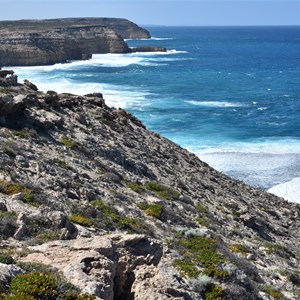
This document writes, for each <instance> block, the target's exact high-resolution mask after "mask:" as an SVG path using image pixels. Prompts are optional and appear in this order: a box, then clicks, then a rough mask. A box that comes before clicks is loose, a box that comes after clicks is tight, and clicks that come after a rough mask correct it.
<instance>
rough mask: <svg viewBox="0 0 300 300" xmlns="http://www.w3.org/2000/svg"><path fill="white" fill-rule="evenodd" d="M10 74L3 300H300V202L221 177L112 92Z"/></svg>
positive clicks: (4, 108) (1, 100) (4, 102)
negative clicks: (58, 87)
mask: <svg viewBox="0 0 300 300" xmlns="http://www.w3.org/2000/svg"><path fill="white" fill-rule="evenodd" d="M11 82H15V81H14V80H12V81H9V80H8V83H7V84H6V83H5V79H3V80H2V85H3V87H2V88H1V87H0V141H1V142H0V235H1V243H0V246H1V255H0V261H1V262H2V263H0V279H1V284H0V290H1V291H2V292H4V293H6V294H11V295H12V297H15V298H7V297H8V296H4V295H3V294H2V296H0V298H1V297H2V298H3V299H18V295H20V293H21V292H24V290H25V291H26V292H27V293H28V294H31V295H32V297H33V298H32V299H46V298H42V296H41V295H42V294H43V295H44V294H46V293H47V295H51V297H52V298H51V299H78V300H80V299H105V300H113V299H148V300H150V299H160V300H161V299H162V300H163V299H228V300H229V299H230V300H234V299H239V300H240V299H269V300H271V299H299V296H300V277H299V274H300V273H299V272H300V267H299V261H300V252H299V243H300V231H299V225H300V219H299V216H300V206H299V205H297V204H293V203H288V202H287V201H284V200H283V199H281V198H278V197H276V196H274V195H271V194H268V193H265V192H263V191H261V190H259V189H256V188H253V187H250V186H247V185H245V184H244V183H242V182H239V181H236V180H233V179H231V178H229V177H227V176H225V175H223V174H222V173H219V172H217V171H216V170H214V169H212V168H211V167H209V166H208V165H207V164H205V163H204V162H202V161H200V160H199V159H198V158H197V157H196V156H195V155H193V154H191V153H189V152H188V151H187V150H185V149H182V148H180V147H179V146H177V145H176V144H174V143H172V142H171V141H169V140H167V139H165V138H163V137H161V136H160V135H159V134H157V133H154V132H151V131H148V130H147V129H146V128H145V126H144V125H143V124H142V123H141V122H140V121H139V120H138V119H136V118H135V117H134V116H133V115H131V114H130V113H128V112H126V111H125V110H122V109H114V108H110V107H108V106H106V104H105V101H104V99H103V97H102V94H100V93H98V94H88V95H85V96H76V95H71V94H57V93H55V92H54V91H48V92H47V93H45V94H44V93H41V92H38V91H36V87H35V86H34V85H32V84H30V82H28V81H27V82H26V84H24V85H18V84H17V83H15V85H10V83H11ZM4 85H6V86H4ZM34 263H42V264H43V265H41V264H34ZM45 264H46V265H47V266H45ZM24 272H25V274H24V275H23V273H24ZM58 274H60V275H58ZM24 276H27V277H26V280H25V283H24V280H23V278H24ZM32 278H33V279H34V280H33V279H32ZM62 278H63V279H62ZM22 280H23V281H22ZM31 280H33V282H34V284H35V285H34V287H35V288H28V285H29V286H30V282H31ZM44 281H46V282H48V284H47V288H46V287H45V286H44V285H43V282H44ZM65 281H67V282H69V283H68V285H66V284H65V283H64V282H65ZM37 282H38V283H37ZM71 284H72V285H71ZM16 286H17V287H18V288H17V287H16ZM51 286H52V287H53V289H51ZM67 287H68V288H67ZM71 287H72V291H70V289H71ZM66 290H68V295H69V296H68V297H69V298H68V297H67V296H66ZM20 291H21V292H20ZM74 291H76V295H75V294H74V293H75V292H74ZM80 293H81V294H80ZM37 295H38V296H37ZM70 295H73V296H72V297H73V298H72V297H71V296H70ZM88 295H93V296H88ZM5 297H6V298H5ZM48 297H50V296H48ZM59 297H61V298H59ZM62 297H64V298H62ZM84 297H85V298H84ZM2 298H1V299H2ZM30 299H31V298H30ZM47 299H48V298H47Z"/></svg>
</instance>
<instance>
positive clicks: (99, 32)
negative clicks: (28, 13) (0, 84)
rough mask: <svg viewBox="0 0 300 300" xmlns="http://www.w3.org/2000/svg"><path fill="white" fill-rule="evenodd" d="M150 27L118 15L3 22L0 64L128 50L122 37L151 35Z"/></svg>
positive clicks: (58, 60)
mask: <svg viewBox="0 0 300 300" xmlns="http://www.w3.org/2000/svg"><path fill="white" fill-rule="evenodd" d="M149 37H150V34H149V32H148V31H147V30H145V29H143V28H140V27H138V26H137V25H136V24H134V23H132V22H130V21H128V20H125V19H115V18H80V19H76V18H73V19H71V18H70V19H53V20H22V21H2V22H0V66H12V65H14V66H35V65H51V64H55V63H61V62H66V61H68V60H77V59H88V58H90V57H91V56H92V54H96V53H128V52H130V51H131V50H130V49H129V48H128V46H127V44H126V43H125V42H124V40H123V38H149Z"/></svg>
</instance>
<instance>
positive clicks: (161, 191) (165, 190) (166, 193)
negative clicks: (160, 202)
mask: <svg viewBox="0 0 300 300" xmlns="http://www.w3.org/2000/svg"><path fill="white" fill-rule="evenodd" d="M143 186H144V188H146V189H147V190H149V191H152V192H154V193H155V194H157V195H159V196H160V197H162V198H164V199H165V200H178V199H179V196H180V193H178V192H177V191H175V190H173V189H171V188H169V187H166V186H163V185H161V184H158V183H156V182H154V181H150V182H148V183H146V184H144V185H143Z"/></svg>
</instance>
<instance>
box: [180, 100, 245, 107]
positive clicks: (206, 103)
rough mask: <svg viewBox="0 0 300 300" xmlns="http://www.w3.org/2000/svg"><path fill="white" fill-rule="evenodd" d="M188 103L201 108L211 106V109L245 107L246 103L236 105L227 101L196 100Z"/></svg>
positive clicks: (187, 101)
mask: <svg viewBox="0 0 300 300" xmlns="http://www.w3.org/2000/svg"><path fill="white" fill-rule="evenodd" d="M185 102H186V103H189V104H192V105H199V106H210V107H242V106H245V104H244V103H235V102H227V101H196V100H186V101H185Z"/></svg>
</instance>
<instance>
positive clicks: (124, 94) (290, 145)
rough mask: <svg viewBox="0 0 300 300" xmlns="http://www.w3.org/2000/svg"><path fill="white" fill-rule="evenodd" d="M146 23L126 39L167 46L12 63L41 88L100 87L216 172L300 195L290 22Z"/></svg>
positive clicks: (295, 31) (299, 38)
mask: <svg viewBox="0 0 300 300" xmlns="http://www.w3.org/2000/svg"><path fill="white" fill-rule="evenodd" d="M147 29H148V30H149V31H150V32H151V34H152V36H153V38H152V39H150V40H128V41H127V42H128V44H129V46H131V47H135V46H137V45H159V46H164V47H166V48H167V49H168V52H166V53H133V54H96V55H93V58H92V59H91V60H88V61H74V62H71V63H66V64H56V65H54V66H38V67H15V68H14V70H15V71H16V74H17V75H18V76H19V80H20V81H22V80H23V79H25V78H26V79H29V80H30V81H32V82H33V83H35V84H36V85H37V86H38V87H39V89H40V90H42V91H47V90H55V91H58V92H69V93H74V94H87V93H91V92H102V93H103V95H104V98H105V99H106V103H107V104H108V105H110V106H114V107H122V108H125V109H127V110H129V111H130V112H132V113H133V114H134V115H136V116H137V117H138V118H140V119H141V120H142V121H143V122H144V124H145V125H146V126H147V128H148V129H150V130H153V131H156V132H159V133H160V134H161V135H162V136H164V137H166V138H168V139H170V140H172V141H174V142H175V143H177V144H179V145H180V146H181V147H184V148H187V149H188V150H190V151H192V152H194V153H195V154H197V155H198V156H199V157H200V159H202V160H204V161H205V162H207V163H209V164H210V165H211V166H213V167H214V168H216V169H217V170H219V171H222V172H224V173H225V174H228V175H229V176H231V177H233V178H236V179H239V180H242V181H244V182H246V183H248V184H250V185H253V186H256V187H259V188H262V189H264V190H268V189H270V188H273V190H271V191H274V192H275V189H276V192H277V193H279V194H280V193H281V194H280V195H282V196H285V197H286V198H288V199H289V200H291V201H298V202H300V180H299V179H300V121H299V120H300V27H289V26H285V27H276V26H272V27H155V26H153V27H147ZM274 186H275V188H274Z"/></svg>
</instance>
